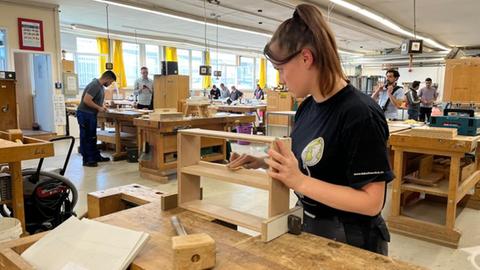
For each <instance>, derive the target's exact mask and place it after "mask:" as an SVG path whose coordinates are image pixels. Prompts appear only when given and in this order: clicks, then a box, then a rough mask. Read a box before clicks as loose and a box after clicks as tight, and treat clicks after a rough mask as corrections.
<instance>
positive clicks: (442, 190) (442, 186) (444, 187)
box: [402, 181, 448, 197]
mask: <svg viewBox="0 0 480 270" xmlns="http://www.w3.org/2000/svg"><path fill="white" fill-rule="evenodd" d="M402 190H408V191H414V192H424V193H426V194H432V195H435V196H441V197H447V196H448V181H440V182H439V183H438V186H436V187H431V186H425V185H418V184H412V183H410V184H402Z"/></svg>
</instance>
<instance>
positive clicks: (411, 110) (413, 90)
mask: <svg viewBox="0 0 480 270" xmlns="http://www.w3.org/2000/svg"><path fill="white" fill-rule="evenodd" d="M419 87H420V81H413V83H412V85H411V86H410V90H409V91H408V92H407V93H405V96H406V98H407V104H408V119H413V120H415V121H418V115H419V114H420V98H419V97H418V93H417V91H418V88H419Z"/></svg>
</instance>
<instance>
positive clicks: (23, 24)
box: [18, 18, 44, 51]
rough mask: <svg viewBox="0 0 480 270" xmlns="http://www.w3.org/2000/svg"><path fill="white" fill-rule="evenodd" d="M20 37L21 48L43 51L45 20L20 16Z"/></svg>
mask: <svg viewBox="0 0 480 270" xmlns="http://www.w3.org/2000/svg"><path fill="white" fill-rule="evenodd" d="M18 38H19V45H20V46H19V47H20V49H22V50H33V51H43V50H44V44H43V22H42V21H38V20H30V19H24V18H18Z"/></svg>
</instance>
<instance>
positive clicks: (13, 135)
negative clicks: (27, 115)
mask: <svg viewBox="0 0 480 270" xmlns="http://www.w3.org/2000/svg"><path fill="white" fill-rule="evenodd" d="M7 132H8V140H9V141H12V142H15V141H16V140H20V141H23V133H22V130H21V129H9V130H7Z"/></svg>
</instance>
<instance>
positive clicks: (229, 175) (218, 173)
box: [182, 161, 269, 190]
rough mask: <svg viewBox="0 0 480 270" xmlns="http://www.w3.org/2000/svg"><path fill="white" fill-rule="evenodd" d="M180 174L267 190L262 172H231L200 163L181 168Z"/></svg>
mask: <svg viewBox="0 0 480 270" xmlns="http://www.w3.org/2000/svg"><path fill="white" fill-rule="evenodd" d="M182 173H186V174H190V175H197V176H204V177H210V178H213V179H217V180H221V181H225V182H230V183H234V184H240V185H244V186H249V187H255V188H260V189H265V190H268V189H269V181H268V176H267V175H266V173H264V172H259V171H251V170H247V169H240V170H237V171H232V170H230V169H228V168H227V166H226V165H222V164H215V163H209V162H204V161H200V162H199V163H198V164H196V165H191V166H187V167H183V168H182Z"/></svg>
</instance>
